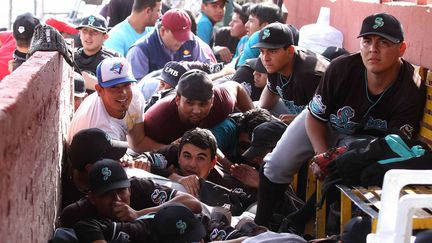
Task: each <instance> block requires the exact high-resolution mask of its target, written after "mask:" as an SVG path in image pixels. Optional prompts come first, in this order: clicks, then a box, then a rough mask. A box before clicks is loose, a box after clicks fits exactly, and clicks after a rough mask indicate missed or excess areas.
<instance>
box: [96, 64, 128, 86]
mask: <svg viewBox="0 0 432 243" xmlns="http://www.w3.org/2000/svg"><path fill="white" fill-rule="evenodd" d="M131 71H132V70H131V68H130V64H129V62H128V61H127V60H126V59H125V58H124V57H109V58H106V59H104V60H103V61H102V62H101V63H99V65H98V66H97V68H96V76H97V79H98V83H99V85H100V86H102V87H103V88H108V87H112V86H114V85H117V84H121V83H130V82H136V79H135V78H134V77H133V75H132V72H131Z"/></svg>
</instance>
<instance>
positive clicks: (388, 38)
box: [357, 32, 402, 44]
mask: <svg viewBox="0 0 432 243" xmlns="http://www.w3.org/2000/svg"><path fill="white" fill-rule="evenodd" d="M366 35H378V36H381V37H383V38H385V39H387V40H389V41H391V42H393V43H395V44H397V43H401V42H402V40H399V39H396V38H394V37H391V36H389V35H386V34H383V33H378V32H367V33H363V34H360V35H359V36H357V38H360V37H363V36H366Z"/></svg>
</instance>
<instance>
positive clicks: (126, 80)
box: [99, 77, 136, 88]
mask: <svg viewBox="0 0 432 243" xmlns="http://www.w3.org/2000/svg"><path fill="white" fill-rule="evenodd" d="M132 82H136V79H134V78H132V77H124V78H117V79H112V80H110V81H106V82H99V85H100V86H102V88H109V87H112V86H114V85H117V84H122V83H132Z"/></svg>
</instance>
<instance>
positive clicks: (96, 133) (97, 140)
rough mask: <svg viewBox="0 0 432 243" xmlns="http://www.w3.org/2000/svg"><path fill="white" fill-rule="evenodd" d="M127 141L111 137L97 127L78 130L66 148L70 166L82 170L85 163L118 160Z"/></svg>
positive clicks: (125, 147)
mask: <svg viewBox="0 0 432 243" xmlns="http://www.w3.org/2000/svg"><path fill="white" fill-rule="evenodd" d="M126 150H127V142H123V141H118V140H114V139H112V138H111V137H110V136H109V135H108V134H107V133H106V132H104V131H102V130H101V129H99V128H89V129H84V130H81V131H79V132H78V133H77V134H75V135H74V136H73V138H72V142H71V144H70V145H69V148H68V154H69V158H70V161H71V164H72V168H74V169H77V170H79V171H83V170H84V168H85V166H86V165H87V164H93V163H95V162H96V161H98V160H100V159H104V158H107V159H113V160H119V159H120V158H121V157H123V155H124V154H125V153H126Z"/></svg>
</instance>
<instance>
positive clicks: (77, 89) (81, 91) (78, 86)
mask: <svg viewBox="0 0 432 243" xmlns="http://www.w3.org/2000/svg"><path fill="white" fill-rule="evenodd" d="M85 94H86V88H85V81H84V78H83V76H81V74H79V73H77V72H74V96H75V97H81V98H83V97H84V96H85Z"/></svg>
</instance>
